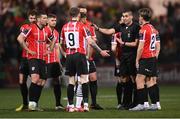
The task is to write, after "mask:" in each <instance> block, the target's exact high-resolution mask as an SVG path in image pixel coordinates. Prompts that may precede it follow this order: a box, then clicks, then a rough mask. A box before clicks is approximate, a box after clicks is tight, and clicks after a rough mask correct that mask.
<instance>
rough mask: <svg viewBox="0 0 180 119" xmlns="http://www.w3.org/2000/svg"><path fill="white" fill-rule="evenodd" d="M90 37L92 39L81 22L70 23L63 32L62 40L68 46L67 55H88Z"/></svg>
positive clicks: (64, 27)
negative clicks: (87, 48) (88, 39)
mask: <svg viewBox="0 0 180 119" xmlns="http://www.w3.org/2000/svg"><path fill="white" fill-rule="evenodd" d="M88 37H91V33H90V31H89V30H88V29H87V28H86V26H85V25H84V24H83V23H81V22H77V21H70V22H68V23H67V24H65V25H64V26H63V28H62V30H61V39H62V43H64V44H66V54H67V55H69V54H74V53H76V52H79V53H81V54H85V55H86V47H87V43H86V42H87V41H86V39H87V38H88Z"/></svg>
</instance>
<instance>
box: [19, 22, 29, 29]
mask: <svg viewBox="0 0 180 119" xmlns="http://www.w3.org/2000/svg"><path fill="white" fill-rule="evenodd" d="M29 25H30V24H28V23H26V24H23V25H21V28H27V27H29Z"/></svg>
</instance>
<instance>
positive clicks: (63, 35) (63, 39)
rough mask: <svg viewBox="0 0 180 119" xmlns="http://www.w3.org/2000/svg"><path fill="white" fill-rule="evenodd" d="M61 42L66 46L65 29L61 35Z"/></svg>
mask: <svg viewBox="0 0 180 119" xmlns="http://www.w3.org/2000/svg"><path fill="white" fill-rule="evenodd" d="M59 39H60V42H61V43H63V44H65V34H64V27H63V28H62V30H61V34H60V38H59Z"/></svg>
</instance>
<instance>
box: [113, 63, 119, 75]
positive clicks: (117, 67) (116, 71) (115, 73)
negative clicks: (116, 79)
mask: <svg viewBox="0 0 180 119" xmlns="http://www.w3.org/2000/svg"><path fill="white" fill-rule="evenodd" d="M119 68H120V66H119V65H115V68H114V76H120V69H119Z"/></svg>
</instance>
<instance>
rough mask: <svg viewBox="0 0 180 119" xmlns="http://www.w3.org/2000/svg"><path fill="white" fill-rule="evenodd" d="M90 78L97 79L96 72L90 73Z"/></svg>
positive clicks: (91, 79)
mask: <svg viewBox="0 0 180 119" xmlns="http://www.w3.org/2000/svg"><path fill="white" fill-rule="evenodd" d="M89 80H90V81H96V80H97V76H96V72H94V73H91V74H89Z"/></svg>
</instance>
